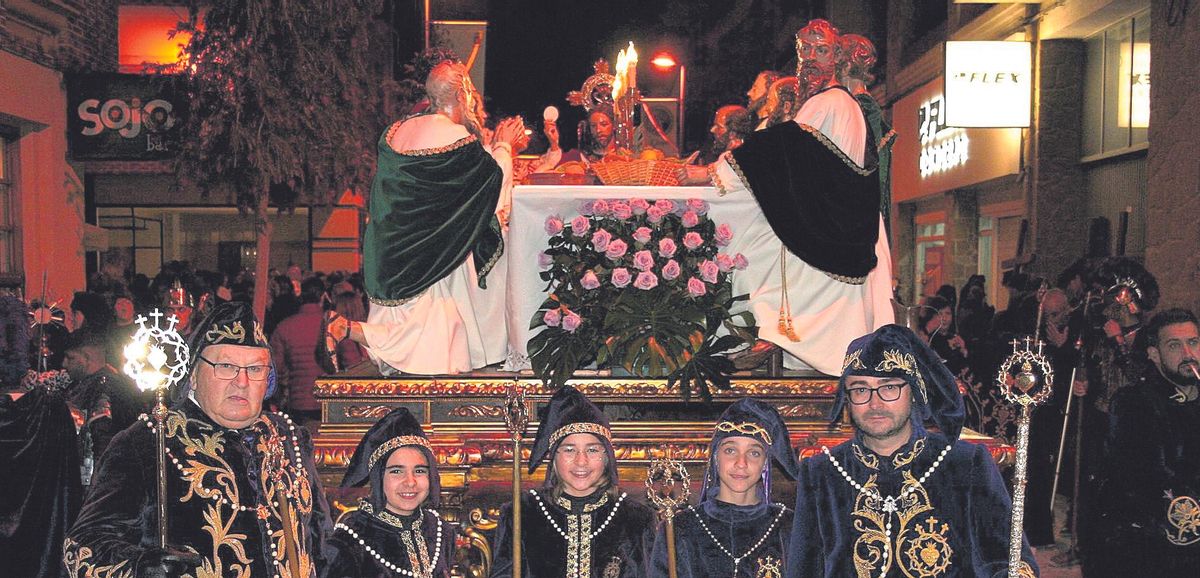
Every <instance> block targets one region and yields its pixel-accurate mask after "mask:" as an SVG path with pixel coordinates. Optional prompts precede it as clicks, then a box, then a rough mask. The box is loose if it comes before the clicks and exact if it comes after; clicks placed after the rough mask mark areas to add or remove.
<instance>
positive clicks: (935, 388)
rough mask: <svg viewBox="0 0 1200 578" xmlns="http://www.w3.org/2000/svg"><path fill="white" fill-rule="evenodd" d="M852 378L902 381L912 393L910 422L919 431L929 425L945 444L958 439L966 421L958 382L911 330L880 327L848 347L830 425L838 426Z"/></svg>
mask: <svg viewBox="0 0 1200 578" xmlns="http://www.w3.org/2000/svg"><path fill="white" fill-rule="evenodd" d="M856 375H861V376H869V377H898V378H900V379H903V380H904V381H905V382H907V383H908V385H909V386H910V387H911V388H912V391H913V402H912V421H913V422H915V424H916V425H917V426H923V424H924V423H925V422H928V421H932V422H933V423H934V424H936V425H937V427H938V429H939V430H941V432H942V435H944V436H946V438H947V439H948V440H949V441H951V442H953V441H955V440H957V439H958V435H959V433H960V432H961V431H962V427H963V420H964V419H965V416H966V414H965V411H964V409H963V400H962V393H961V392H959V390H958V382H957V380H955V378H954V374H952V373H950V370H949V369H947V368H946V365H945V364H944V363H942V361H941V358H939V357H938V355H937V353H935V352H934V351H933V350H932V349H930V348H929V345H927V344H926V343H925V342H924V341H922V340H921V338H919V337H917V336H916V334H914V333H913V332H912V330H911V329H908V328H907V327H902V326H900V325H894V324H892V325H884V326H883V327H880V328H879V329H876V330H875V331H874V332H873V333H869V334H867V335H864V336H862V337H859V338H858V339H855V340H854V341H852V342H851V343H850V347H848V348H847V349H846V358H845V360H844V361H843V362H842V377H841V379H840V380H839V381H838V391H837V398H836V399H835V400H834V402H833V409H832V410H831V411H830V414H829V418H830V420H831V421H832V422H833V423H837V422H839V421H841V418H842V413H843V410H844V409H845V407H846V404H847V403H848V399H847V396H846V382H847V378H849V377H852V376H856Z"/></svg>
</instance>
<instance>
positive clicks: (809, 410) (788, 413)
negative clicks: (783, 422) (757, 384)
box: [775, 402, 829, 418]
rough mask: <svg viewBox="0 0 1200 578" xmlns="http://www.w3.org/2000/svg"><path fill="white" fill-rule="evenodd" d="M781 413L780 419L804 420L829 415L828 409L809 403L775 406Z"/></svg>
mask: <svg viewBox="0 0 1200 578" xmlns="http://www.w3.org/2000/svg"><path fill="white" fill-rule="evenodd" d="M775 409H776V410H778V411H779V416H780V417H793V418H795V417H802V418H814V417H815V418H824V417H825V414H827V413H829V412H828V409H827V408H824V407H821V406H819V405H817V404H814V403H812V402H809V403H785V404H782V405H777V406H775Z"/></svg>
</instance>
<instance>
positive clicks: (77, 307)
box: [71, 291, 114, 334]
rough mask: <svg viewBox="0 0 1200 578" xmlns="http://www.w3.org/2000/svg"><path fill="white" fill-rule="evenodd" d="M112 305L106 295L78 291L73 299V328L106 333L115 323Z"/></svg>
mask: <svg viewBox="0 0 1200 578" xmlns="http://www.w3.org/2000/svg"><path fill="white" fill-rule="evenodd" d="M113 317H114V316H113V310H112V307H111V306H110V305H109V304H108V302H107V301H105V299H104V296H103V295H101V294H99V293H93V292H91V291H77V292H75V297H74V298H73V299H71V330H72V331H92V332H95V333H100V334H106V333H108V331H109V329H111V328H112V324H113Z"/></svg>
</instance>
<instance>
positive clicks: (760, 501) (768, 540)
mask: <svg viewBox="0 0 1200 578" xmlns="http://www.w3.org/2000/svg"><path fill="white" fill-rule="evenodd" d="M772 459H774V460H775V462H776V463H777V464H779V466H780V467H781V468H782V469H783V470H784V472H785V473H787V474H788V476H790V477H792V478H795V476H796V472H797V471H798V469H799V466H798V465H797V463H796V456H795V453H794V452H793V450H792V447H791V442H790V441H789V438H788V431H787V425H785V424H784V422H783V419H782V418H781V417H780V416H779V412H777V411H776V410H775V408H774V407H771V406H770V405H767V404H765V403H763V402H760V401H758V400H756V399H749V398H747V399H742V400H740V401H738V402H737V403H735V404H733V405H732V406H730V407H729V409H727V410H725V413H724V414H722V415H721V419H720V420H719V421H718V422H717V425H716V433H715V434H714V435H713V439H712V444H711V445H710V446H709V460H708V469H707V470H706V471H705V474H704V485H703V487H702V489H701V492H700V503H699V504H697V505H696V506H688V507H687V508H685V509H684V510H682V511H681V512H679V513H678V514H676V515H675V548H676V555H675V559H676V571H677V573H678V576H679V578H705V577H708V576H721V577H722V578H724V577H733V578H760V577H762V578H765V577H774V578H778V577H779V576H781V575H782V570H783V565H784V562H785V560H786V559H787V552H788V545H789V544H790V542H791V540H790V538H791V529H792V511H791V510H790V509H788V508H787V507H785V506H784V505H783V504H778V503H771V501H770V496H771V460H772ZM667 551H668V550H667V542H666V531H665V528H661V529H659V532H658V536H657V538H656V539H655V542H654V554H653V557H652V560H653V563H652V565H651V568H650V576H652V577H655V578H659V577H666V576H667V575H668V570H667V568H668V560H667Z"/></svg>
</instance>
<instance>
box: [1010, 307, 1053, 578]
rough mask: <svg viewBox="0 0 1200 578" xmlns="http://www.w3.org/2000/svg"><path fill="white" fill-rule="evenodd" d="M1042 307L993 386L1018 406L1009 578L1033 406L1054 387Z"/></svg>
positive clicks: (1016, 549) (1015, 558)
mask: <svg viewBox="0 0 1200 578" xmlns="http://www.w3.org/2000/svg"><path fill="white" fill-rule="evenodd" d="M1041 318H1042V306H1041V304H1040V303H1039V305H1038V320H1039V324H1038V325H1039V327H1037V328H1035V329H1034V334H1033V336H1032V337H1029V336H1026V337H1025V339H1024V340H1023V341H1022V340H1017V339H1013V340H1012V342H1011V343H1012V346H1013V351H1012V354H1011V355H1009V356H1008V358H1007V359H1005V360H1004V363H1002V364H1000V370H999V371H998V372H997V374H996V382H997V384H998V385H999V386H1000V388H1001V390H1002V391H1003V393H1004V397H1005V399H1007V400H1008V401H1009V402H1010V403H1015V404H1017V405H1020V406H1021V413H1020V416H1019V418H1018V420H1017V459H1016V464H1015V466H1014V474H1013V499H1012V526H1011V527H1010V531H1009V545H1008V576H1009V578H1019V577H1020V570H1021V567H1022V565H1023V564H1022V563H1021V545H1022V539H1023V536H1024V535H1025V527H1024V526H1025V484H1026V483H1027V481H1028V472H1027V471H1026V466H1027V464H1028V462H1029V422H1030V417H1031V416H1032V414H1033V408H1034V406H1037V405H1039V404H1042V403H1044V402H1045V401H1046V400H1047V399H1049V398H1050V394H1051V393H1052V386H1053V383H1054V368H1053V367H1052V366H1051V365H1050V361H1049V360H1047V359H1046V356H1045V355H1044V354H1043V353H1042V347H1043V346H1044V344H1043V343H1042V341H1041V340H1040V339H1039V337H1040V329H1041V327H1040V325H1041V324H1040V320H1041Z"/></svg>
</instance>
